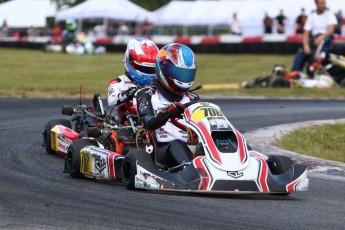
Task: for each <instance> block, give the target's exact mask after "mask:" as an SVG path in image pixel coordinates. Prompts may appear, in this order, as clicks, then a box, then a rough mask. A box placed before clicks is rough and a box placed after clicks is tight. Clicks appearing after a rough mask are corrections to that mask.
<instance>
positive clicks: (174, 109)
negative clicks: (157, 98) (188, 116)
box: [155, 102, 185, 128]
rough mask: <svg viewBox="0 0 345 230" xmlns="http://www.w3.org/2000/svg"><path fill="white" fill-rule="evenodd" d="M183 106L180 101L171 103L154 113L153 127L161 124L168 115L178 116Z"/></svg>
mask: <svg viewBox="0 0 345 230" xmlns="http://www.w3.org/2000/svg"><path fill="white" fill-rule="evenodd" d="M184 109H185V108H184V106H183V104H181V103H180V102H174V103H171V104H170V105H169V106H168V107H167V108H165V109H162V110H161V111H160V112H159V113H157V115H156V119H155V128H156V127H157V128H158V127H161V126H163V125H164V124H165V123H166V122H167V121H168V120H169V118H170V117H179V116H180V115H181V113H182V112H183V111H184Z"/></svg>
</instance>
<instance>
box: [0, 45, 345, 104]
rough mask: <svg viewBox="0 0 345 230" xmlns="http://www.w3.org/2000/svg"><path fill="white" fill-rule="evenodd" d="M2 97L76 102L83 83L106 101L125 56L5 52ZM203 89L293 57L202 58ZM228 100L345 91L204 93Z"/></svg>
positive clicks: (199, 80)
mask: <svg viewBox="0 0 345 230" xmlns="http://www.w3.org/2000/svg"><path fill="white" fill-rule="evenodd" d="M0 54H1V59H0V70H1V71H0V97H22V98H25V97H76V96H77V95H78V92H79V88H80V85H81V84H85V85H86V86H87V87H88V88H89V91H90V93H91V94H93V93H95V92H100V93H101V95H103V97H105V95H106V92H107V84H108V82H109V80H110V79H112V78H114V77H117V76H119V75H122V74H123V73H124V67H123V62H122V60H123V55H124V54H123V53H107V54H105V55H99V56H74V55H65V54H53V53H43V52H41V51H38V50H25V49H12V48H0ZM196 57H197V64H198V70H197V77H196V80H195V83H194V86H197V85H202V84H220V85H222V84H224V83H226V84H235V85H236V84H240V83H241V82H242V81H252V80H253V79H254V78H255V77H257V76H259V75H265V74H268V73H269V72H270V70H271V68H272V66H273V65H275V64H285V65H286V66H287V67H289V65H291V63H292V60H293V56H292V55H226V54H198V53H197V54H196ZM198 93H199V94H206V95H207V94H208V95H209V94H213V95H222V96H266V97H310V98H345V90H344V89H324V90H320V89H270V88H268V89H226V88H222V89H202V90H200V91H198Z"/></svg>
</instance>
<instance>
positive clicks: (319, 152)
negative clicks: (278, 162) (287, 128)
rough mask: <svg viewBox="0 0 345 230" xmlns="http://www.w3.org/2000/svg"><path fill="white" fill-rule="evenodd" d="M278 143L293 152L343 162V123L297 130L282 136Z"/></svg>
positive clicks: (344, 129) (344, 153)
mask: <svg viewBox="0 0 345 230" xmlns="http://www.w3.org/2000/svg"><path fill="white" fill-rule="evenodd" d="M279 143H280V146H281V147H282V148H284V149H287V150H290V151H293V152H298V153H301V154H304V155H309V156H314V157H319V158H324V159H327V160H334V161H341V162H345V123H336V124H332V125H323V126H319V127H313V128H306V129H298V130H295V131H293V132H291V133H289V134H287V135H285V136H283V137H282V138H281V139H280V141H279Z"/></svg>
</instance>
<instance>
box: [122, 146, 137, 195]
mask: <svg viewBox="0 0 345 230" xmlns="http://www.w3.org/2000/svg"><path fill="white" fill-rule="evenodd" d="M136 161H137V159H136V157H135V154H133V153H132V152H129V153H128V154H127V155H126V156H125V158H124V159H123V162H122V166H121V180H122V183H123V185H124V186H125V187H126V188H127V189H130V190H134V189H135V184H134V183H135V175H136V174H137V165H136Z"/></svg>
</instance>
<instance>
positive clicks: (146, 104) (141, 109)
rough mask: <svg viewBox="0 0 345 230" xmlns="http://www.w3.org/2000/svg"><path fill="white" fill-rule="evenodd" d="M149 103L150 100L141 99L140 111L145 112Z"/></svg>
mask: <svg viewBox="0 0 345 230" xmlns="http://www.w3.org/2000/svg"><path fill="white" fill-rule="evenodd" d="M148 105H149V102H148V101H141V102H140V103H139V111H140V112H144V111H145V110H146V109H147V106H148Z"/></svg>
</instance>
